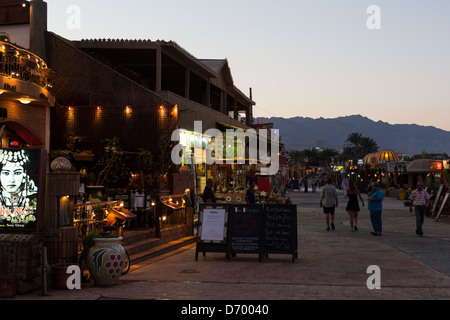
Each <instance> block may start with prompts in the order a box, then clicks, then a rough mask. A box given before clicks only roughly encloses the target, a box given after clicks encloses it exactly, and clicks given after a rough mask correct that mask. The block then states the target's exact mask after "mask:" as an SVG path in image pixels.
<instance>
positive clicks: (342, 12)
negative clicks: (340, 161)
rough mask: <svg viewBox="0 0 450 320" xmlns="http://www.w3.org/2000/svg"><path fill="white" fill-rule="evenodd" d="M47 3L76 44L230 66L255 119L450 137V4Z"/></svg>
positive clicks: (293, 0)
mask: <svg viewBox="0 0 450 320" xmlns="http://www.w3.org/2000/svg"><path fill="white" fill-rule="evenodd" d="M46 2H47V3H48V29H49V31H52V32H55V33H56V34H59V35H61V36H63V37H65V38H67V39H70V40H79V39H91V38H106V39H108V38H111V39H114V38H119V39H150V40H153V41H154V40H158V39H160V40H166V41H170V40H172V41H175V42H176V43H177V44H179V45H180V46H181V47H183V48H184V49H186V50H187V51H188V52H189V53H191V54H192V55H194V56H195V57H196V58H199V59H223V58H227V59H228V61H229V64H230V68H231V72H232V75H233V78H234V82H235V85H236V86H237V87H238V88H239V89H240V90H241V91H242V92H244V93H245V94H247V95H248V93H249V88H250V87H251V88H252V90H253V100H254V101H255V102H256V106H255V108H254V116H255V117H273V116H279V117H286V118H290V117H296V116H302V117H312V118H319V117H324V118H334V117H338V116H346V115H353V114H361V115H363V116H366V117H368V118H370V119H372V120H375V121H378V120H381V121H385V122H389V123H391V124H397V123H405V124H408V123H416V124H419V125H424V126H435V127H438V128H441V129H444V130H448V131H450V121H449V118H450V117H449V115H450V112H449V107H450V41H449V40H450V19H448V17H449V16H450V1H441V0H432V1H430V0H428V1H425V0H371V1H366V0H341V1H338V0H280V1H273V0H270V1H269V0H239V1H237V0H191V1H187V0H151V1H138V0H127V1H118V0H109V1H92V0H46ZM372 5H375V6H377V8H378V9H379V10H380V11H379V14H378V12H376V11H370V12H369V13H368V12H367V10H368V8H369V7H370V6H372ZM368 25H369V26H371V27H372V26H373V27H375V29H370V28H369V26H368ZM377 28H378V29H377Z"/></svg>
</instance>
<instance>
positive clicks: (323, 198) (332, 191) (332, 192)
mask: <svg viewBox="0 0 450 320" xmlns="http://www.w3.org/2000/svg"><path fill="white" fill-rule="evenodd" d="M337 206H338V196H337V190H336V187H335V186H333V185H332V184H331V178H328V179H327V184H326V185H325V186H324V187H323V188H322V190H321V191H320V207H321V208H323V213H324V214H325V222H326V224H327V231H329V230H330V226H331V229H333V230H334V229H335V225H334V211H335V209H336V208H337ZM330 222H331V224H330Z"/></svg>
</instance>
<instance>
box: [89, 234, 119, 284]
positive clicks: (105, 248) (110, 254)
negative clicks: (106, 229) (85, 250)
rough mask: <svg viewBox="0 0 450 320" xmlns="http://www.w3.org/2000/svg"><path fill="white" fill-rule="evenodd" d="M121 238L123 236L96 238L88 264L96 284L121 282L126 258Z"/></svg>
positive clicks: (90, 251)
mask: <svg viewBox="0 0 450 320" xmlns="http://www.w3.org/2000/svg"><path fill="white" fill-rule="evenodd" d="M120 240H122V238H121V237H118V238H95V239H94V245H93V246H92V247H91V249H90V250H89V254H88V258H87V264H88V268H89V273H90V274H91V276H92V278H93V279H94V282H95V284H96V285H98V286H110V285H114V284H117V283H118V282H119V276H120V275H121V274H122V270H123V268H124V267H125V259H126V258H125V250H124V248H123V247H122V245H121V244H120Z"/></svg>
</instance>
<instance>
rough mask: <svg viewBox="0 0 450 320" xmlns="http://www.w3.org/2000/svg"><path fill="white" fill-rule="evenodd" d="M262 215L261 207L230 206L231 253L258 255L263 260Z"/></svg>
mask: <svg viewBox="0 0 450 320" xmlns="http://www.w3.org/2000/svg"><path fill="white" fill-rule="evenodd" d="M262 215H263V207H262V206H260V205H240V206H230V211H229V219H230V220H229V232H230V237H229V251H230V253H232V254H235V253H258V254H259V258H260V259H261V258H262V234H261V233H262Z"/></svg>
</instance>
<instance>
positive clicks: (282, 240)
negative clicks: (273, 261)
mask: <svg viewBox="0 0 450 320" xmlns="http://www.w3.org/2000/svg"><path fill="white" fill-rule="evenodd" d="M263 249H264V253H265V255H266V257H268V254H269V253H275V254H291V255H292V262H295V259H296V258H298V246H297V206H296V205H283V206H280V205H265V206H264V248H263Z"/></svg>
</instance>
